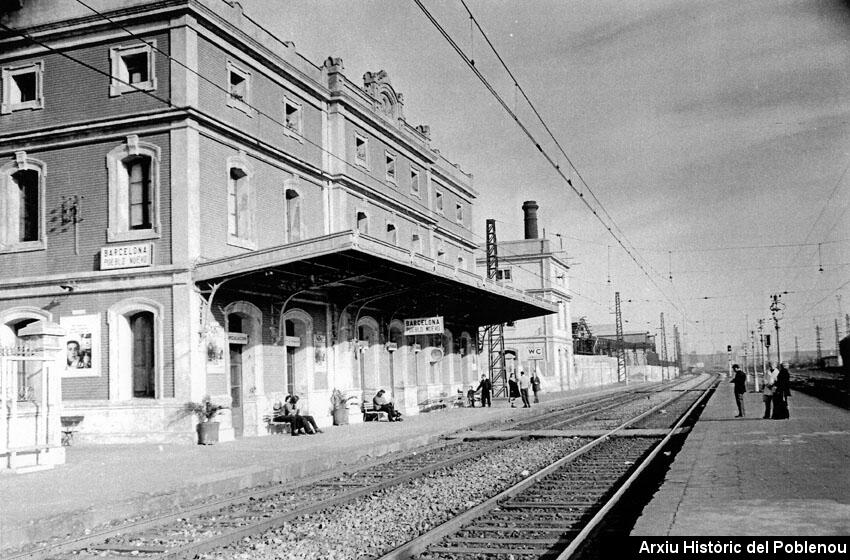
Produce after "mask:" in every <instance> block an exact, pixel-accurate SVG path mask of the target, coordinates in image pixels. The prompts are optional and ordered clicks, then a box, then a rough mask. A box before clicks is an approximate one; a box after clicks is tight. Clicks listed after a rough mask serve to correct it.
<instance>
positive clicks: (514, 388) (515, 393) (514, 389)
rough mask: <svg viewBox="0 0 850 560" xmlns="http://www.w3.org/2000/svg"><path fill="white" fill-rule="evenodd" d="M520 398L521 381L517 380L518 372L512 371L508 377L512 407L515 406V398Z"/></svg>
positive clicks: (509, 399) (509, 397)
mask: <svg viewBox="0 0 850 560" xmlns="http://www.w3.org/2000/svg"><path fill="white" fill-rule="evenodd" d="M518 398H519V383H517V381H516V374H513V373H511V376H510V377H509V378H508V402H509V403H511V408H515V406H514V399H518Z"/></svg>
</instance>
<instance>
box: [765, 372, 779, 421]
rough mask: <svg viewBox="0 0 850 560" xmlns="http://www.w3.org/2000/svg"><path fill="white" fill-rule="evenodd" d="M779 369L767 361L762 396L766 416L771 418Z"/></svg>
mask: <svg viewBox="0 0 850 560" xmlns="http://www.w3.org/2000/svg"><path fill="white" fill-rule="evenodd" d="M778 373H779V370H778V369H776V368H775V367H773V364H772V363H770V362H767V373H765V374H764V386H763V387H762V390H761V398H762V400H763V401H764V416H762V418H764V419H765V420H767V419H769V418H770V405H771V403H772V402H773V392H774V385H776V375H777V374H778Z"/></svg>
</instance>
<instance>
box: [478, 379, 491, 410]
mask: <svg viewBox="0 0 850 560" xmlns="http://www.w3.org/2000/svg"><path fill="white" fill-rule="evenodd" d="M477 390H478V391H481V408H484V407H485V406H486V407H489V406H490V405H491V403H490V393H491V392H492V391H493V383H491V382H490V380H489V379H488V378H487V376H486V375H482V376H481V383H479V384H478V389H477Z"/></svg>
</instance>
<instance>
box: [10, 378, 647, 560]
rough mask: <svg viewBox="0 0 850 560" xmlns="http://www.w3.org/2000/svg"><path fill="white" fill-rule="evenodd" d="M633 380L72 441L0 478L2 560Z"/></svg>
mask: <svg viewBox="0 0 850 560" xmlns="http://www.w3.org/2000/svg"><path fill="white" fill-rule="evenodd" d="M636 386H639V385H630V386H628V387H625V386H612V387H607V388H602V389H594V390H582V391H575V392H571V393H568V394H567V393H565V394H557V393H556V394H549V393H541V403H540V405H534V406H532V408H530V409H523V408H510V407H508V404H507V401H499V400H497V401H495V402H494V405H493V407H492V408H486V409H482V408H474V409H473V408H447V409H442V410H437V411H434V412H428V413H423V414H420V415H418V416H411V417H406V418H405V421H404V422H368V423H363V424H353V425H349V426H332V427H328V428H325V433H323V434H317V435H314V436H299V437H292V436H290V435H271V436H267V437H251V438H240V439H237V440H236V441H231V442H227V443H220V444H217V445H212V446H199V445H177V444H172V445H165V444H164V445H159V444H134V445H80V446H72V447H67V448H66V450H67V453H68V455H67V462H66V464H65V465H63V466H61V467H58V468H55V469H52V470H48V471H42V472H33V473H27V474H11V473H6V474H3V475H2V476H0V504H2V506H0V557H2V556H3V554H2V551H3V549H10V548H14V547H18V546H21V545H22V544H26V543H31V542H36V541H41V540H44V539H48V538H51V537H56V536H62V535H65V534H82V533H84V532H85V531H87V530H91V529H93V528H96V527H99V526H102V525H104V524H106V523H110V522H115V521H124V520H127V519H132V518H137V517H139V516H143V515H145V514H149V513H153V512H160V511H172V510H174V509H175V508H176V507H177V506H180V505H185V504H187V503H191V502H201V501H204V499H205V498H207V497H209V496H217V495H222V494H224V493H227V492H235V491H238V490H241V489H245V488H250V487H252V486H256V485H261V484H265V483H269V482H274V481H292V480H295V479H298V478H302V477H304V476H309V475H312V474H317V473H319V472H320V471H325V470H330V469H333V468H337V467H340V466H344V465H349V464H350V465H354V464H357V463H360V464H362V462H363V461H364V460H366V461H368V460H369V459H370V458H377V457H381V456H383V455H386V454H388V453H393V452H396V451H403V450H408V449H413V448H415V447H419V446H421V445H426V444H429V443H432V442H435V441H437V440H438V439H439V438H440V437H442V436H444V435H447V434H451V433H453V432H456V431H458V430H467V429H469V428H470V427H472V426H475V425H477V424H481V423H487V422H500V421H504V422H508V421H510V420H511V419H513V418H516V419H519V418H528V417H530V416H532V415H535V414H539V413H542V412H543V411H544V410H545V409H546V408H547V407H551V406H556V405H558V404H563V403H569V402H570V401H574V400H578V399H581V398H585V397H587V396H589V395H600V394H604V393H609V392H611V391H619V390H623V389H633V388H635V387H636Z"/></svg>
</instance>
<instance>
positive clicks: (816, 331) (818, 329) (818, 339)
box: [815, 325, 823, 365]
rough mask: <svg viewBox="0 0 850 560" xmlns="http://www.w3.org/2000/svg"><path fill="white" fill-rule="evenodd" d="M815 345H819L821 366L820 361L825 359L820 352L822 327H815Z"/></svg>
mask: <svg viewBox="0 0 850 560" xmlns="http://www.w3.org/2000/svg"><path fill="white" fill-rule="evenodd" d="M815 344H816V345H817V350H818V365H820V361H821V359H823V355H822V354H821V351H820V325H815Z"/></svg>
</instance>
